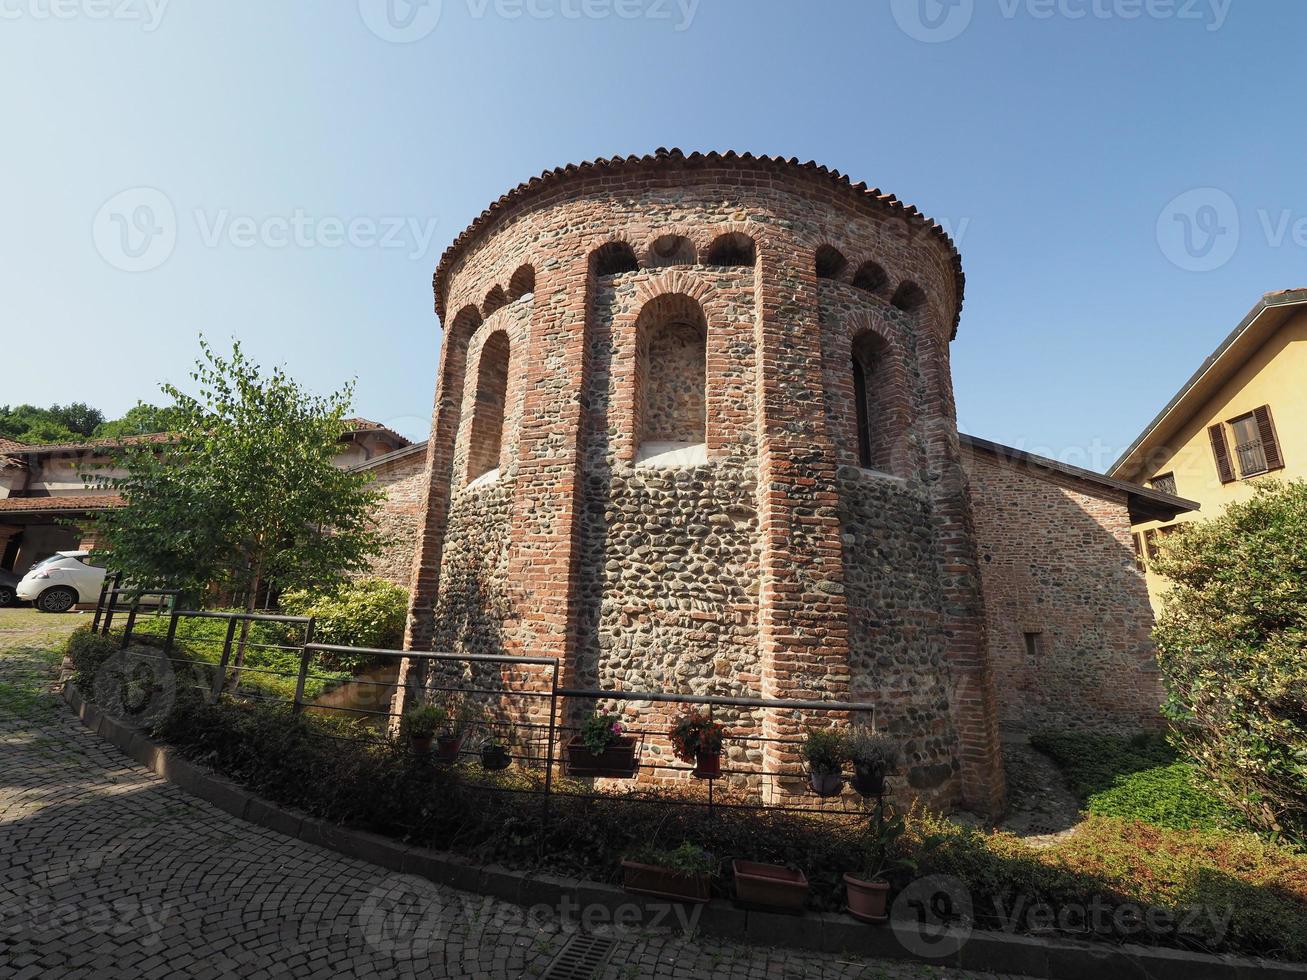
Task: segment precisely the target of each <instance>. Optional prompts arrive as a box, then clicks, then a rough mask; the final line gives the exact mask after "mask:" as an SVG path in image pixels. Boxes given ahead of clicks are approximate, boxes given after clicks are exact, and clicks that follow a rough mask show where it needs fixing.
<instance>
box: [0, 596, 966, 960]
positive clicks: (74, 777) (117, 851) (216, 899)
mask: <svg viewBox="0 0 1307 980" xmlns="http://www.w3.org/2000/svg"><path fill="white" fill-rule="evenodd" d="M85 621H86V620H85V617H78V616H65V617H49V616H41V615H39V614H36V613H33V612H30V611H27V610H3V611H0V978H2V980H8V978H23V980H26V978H28V977H38V976H39V977H59V978H75V977H88V978H90V977H94V978H102V977H145V978H163V977H169V978H171V977H198V978H208V977H242V978H247V980H259V978H263V977H269V978H270V977H274V976H276V977H282V976H293V977H349V976H352V977H368V976H379V977H392V976H401V977H405V976H422V977H522V976H525V977H535V976H541V975H543V974H544V973H545V971H546V969H547V968H548V967H549V965H550V963H551V962H552V961H553V960H554V958H555V956H556V955H557V954H558V952H559V950H560V948H561V947H562V946H563V944H564V943H565V942H566V941H567V939H568V938H569V936H568V934H567V933H560V932H558V931H557V930H554V929H552V928H550V926H549V924H548V923H547V922H543V921H540V920H528V919H527V917H526V916H525V914H524V913H523V912H522V910H520V909H518V908H517V907H516V906H512V905H508V904H506V903H503V902H499V901H495V900H491V899H486V898H484V897H481V896H477V895H473V894H468V893H464V892H458V891H455V890H453V889H449V888H443V887H438V886H436V885H433V884H431V883H429V882H426V881H423V880H420V879H416V878H413V877H411V876H406V875H400V874H395V873H393V872H389V871H385V870H383V869H381V868H378V867H375V866H373V865H370V864H366V863H364V862H361V861H357V860H353V859H350V858H346V857H343V856H341V855H338V854H336V853H334V852H331V851H327V850H324V849H322V848H319V847H315V846H313V845H310V844H305V843H303V842H301V841H298V840H294V839H291V838H287V837H284V836H282V835H280V834H278V833H275V832H273V831H270V830H266V829H263V828H260V827H256V826H254V825H253V824H248V823H245V822H244V821H241V820H238V819H236V818H234V817H231V816H228V815H227V814H225V813H223V812H222V811H220V810H217V809H215V808H213V807H211V806H209V805H208V804H207V803H203V802H201V801H199V800H196V799H193V798H191V797H188V796H187V795H185V794H184V793H182V792H181V791H180V790H179V789H177V788H176V787H174V786H172V785H170V784H168V783H166V782H164V781H163V780H161V779H159V778H158V777H157V776H155V775H154V774H153V773H151V772H149V771H147V770H145V769H142V768H141V767H140V766H137V765H136V764H135V763H133V762H131V761H130V760H128V759H127V758H126V757H125V756H123V755H121V754H120V753H119V752H118V751H117V750H116V749H115V748H113V747H112V746H111V745H109V744H108V743H106V742H104V741H102V740H101V739H100V738H99V737H98V736H97V735H95V734H94V733H92V732H89V731H87V730H86V729H85V728H83V727H82V725H81V724H80V723H79V722H78V721H77V719H76V718H75V717H73V715H72V714H71V713H70V712H69V711H68V709H67V708H66V707H65V706H64V704H63V702H62V700H60V699H59V697H58V695H57V694H56V693H54V690H53V687H54V680H55V676H56V674H57V671H58V664H59V659H60V658H59V655H58V654H57V653H55V652H54V651H55V650H56V649H57V648H58V647H59V645H60V643H61V642H62V637H63V635H66V633H67V632H68V631H70V630H71V629H72V628H73V627H74V626H76V625H77V624H78V623H80V622H85ZM615 939H616V941H615V943H614V945H613V947H612V949H611V957H610V959H609V960H608V963H607V966H606V967H604V972H603V973H602V976H604V977H607V978H640V977H694V978H702V977H732V978H755V977H757V978H779V980H788V978H808V977H819V978H845V977H849V978H852V977H868V978H871V977H886V978H906V977H945V976H948V977H962V976H976V974H964V973H961V972H959V971H944V970H936V969H933V968H929V967H921V966H915V965H910V964H909V965H904V964H892V963H886V962H871V961H865V962H849V961H847V960H842V959H839V958H836V957H831V956H815V955H812V954H807V953H800V952H794V951H785V950H771V949H762V948H757V947H750V946H742V945H734V944H730V943H724V942H710V941H704V940H690V939H686V938H685V937H684V936H683V935H682V934H681V933H680V932H679V931H678V932H676V933H655V934H647V933H645V934H638V935H636V934H630V935H624V936H618V937H615Z"/></svg>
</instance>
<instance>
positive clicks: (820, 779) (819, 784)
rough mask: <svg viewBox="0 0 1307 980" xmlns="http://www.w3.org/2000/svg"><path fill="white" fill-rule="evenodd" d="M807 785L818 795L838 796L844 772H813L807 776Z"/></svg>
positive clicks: (842, 784) (842, 786)
mask: <svg viewBox="0 0 1307 980" xmlns="http://www.w3.org/2000/svg"><path fill="white" fill-rule="evenodd" d="M808 785H809V786H811V787H812V791H813V792H814V793H816V794H817V795H818V796H839V795H840V790H842V789H844V773H842V772H814V773H811V774H809V776H808Z"/></svg>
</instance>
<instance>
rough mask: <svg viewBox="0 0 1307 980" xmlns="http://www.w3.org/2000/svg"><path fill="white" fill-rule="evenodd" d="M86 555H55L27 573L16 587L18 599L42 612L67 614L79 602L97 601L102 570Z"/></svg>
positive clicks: (60, 553) (61, 553) (102, 576)
mask: <svg viewBox="0 0 1307 980" xmlns="http://www.w3.org/2000/svg"><path fill="white" fill-rule="evenodd" d="M89 555H90V552H89V551H57V552H55V553H54V554H53V555H51V556H50V557H49V558H47V559H46V560H45V561H40V562H37V563H36V564H35V565H33V566H32V567H31V568H29V569H28V570H27V574H26V575H24V576H23V579H22V581H21V582H19V583H18V598H20V599H25V600H28V601H30V602H34V603H35V604H36V608H37V609H39V610H41V611H42V612H52V613H53V612H67V611H68V610H69V609H72V608H73V606H75V605H77V604H78V603H79V602H95V601H96V600H98V599H99V598H100V586H101V585H102V584H103V583H104V576H105V570H104V569H103V568H100V567H99V566H98V565H92V564H91V563H90V558H89Z"/></svg>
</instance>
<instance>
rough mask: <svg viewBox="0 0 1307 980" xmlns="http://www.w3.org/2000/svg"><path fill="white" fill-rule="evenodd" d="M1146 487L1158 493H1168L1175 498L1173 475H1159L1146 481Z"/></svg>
mask: <svg viewBox="0 0 1307 980" xmlns="http://www.w3.org/2000/svg"><path fill="white" fill-rule="evenodd" d="M1148 485H1149V486H1151V487H1152V488H1153V489H1154V490H1156V491H1158V492H1159V493H1169V494H1170V495H1171V496H1172V497H1174V496H1175V474H1174V473H1161V474H1159V475H1157V476H1155V477H1153V478H1152V479H1151V480H1149V481H1148Z"/></svg>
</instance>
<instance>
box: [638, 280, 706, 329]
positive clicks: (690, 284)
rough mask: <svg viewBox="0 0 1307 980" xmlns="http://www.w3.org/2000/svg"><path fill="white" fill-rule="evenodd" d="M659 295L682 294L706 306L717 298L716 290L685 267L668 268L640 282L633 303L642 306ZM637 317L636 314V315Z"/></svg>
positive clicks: (641, 309)
mask: <svg viewBox="0 0 1307 980" xmlns="http://www.w3.org/2000/svg"><path fill="white" fill-rule="evenodd" d="M661 296H684V297H685V298H687V299H688V300H690V301H692V302H694V303H696V304H698V305H699V307H700V308H701V309H700V312H701V313H702V307H704V306H708V305H709V304H710V303H712V302H713V301H714V300H715V299H716V298H717V290H716V289H715V288H714V287H713V286H711V285H709V284H708V283H707V282H705V281H704V279H703V278H702V277H701V276H698V275H695V273H694V272H692V271H689V270H686V269H669V270H667V271H666V272H662V273H659V274H657V275H655V276H652V277H651V278H649V279H647V280H645V281H644V282H642V283H640V284H639V285H638V286H637V287H636V290H635V305H636V306H637V307H639V308H640V311H641V315H642V314H643V312H644V307H646V306H648V304H649V303H651V302H653V301H654V300H656V299H658V298H659V297H661ZM637 319H638V316H637Z"/></svg>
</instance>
